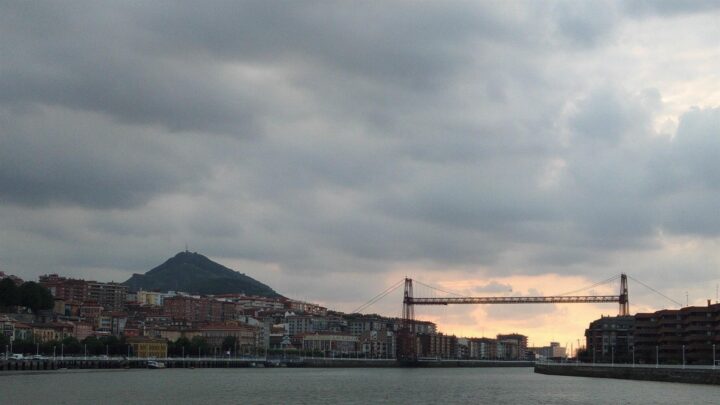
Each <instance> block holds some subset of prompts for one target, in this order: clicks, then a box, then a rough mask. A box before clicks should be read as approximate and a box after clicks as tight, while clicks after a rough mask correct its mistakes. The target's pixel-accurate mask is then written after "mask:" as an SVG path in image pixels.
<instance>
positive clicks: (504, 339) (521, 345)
mask: <svg viewBox="0 0 720 405" xmlns="http://www.w3.org/2000/svg"><path fill="white" fill-rule="evenodd" d="M497 341H498V358H502V359H505V360H527V341H528V338H527V336H525V335H521V334H519V333H511V334H507V335H497Z"/></svg>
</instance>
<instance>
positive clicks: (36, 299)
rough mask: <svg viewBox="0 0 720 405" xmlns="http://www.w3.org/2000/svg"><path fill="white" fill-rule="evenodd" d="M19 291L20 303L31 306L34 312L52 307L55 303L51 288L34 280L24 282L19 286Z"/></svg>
mask: <svg viewBox="0 0 720 405" xmlns="http://www.w3.org/2000/svg"><path fill="white" fill-rule="evenodd" d="M18 291H19V293H20V305H22V306H24V307H28V308H30V309H31V310H32V311H33V312H37V311H39V310H41V309H52V307H53V305H54V300H53V296H52V294H51V293H50V290H48V289H47V288H45V287H43V286H41V285H40V284H38V283H35V282H33V281H27V282H25V283H23V284H22V285H21V286H20V287H19V288H18Z"/></svg>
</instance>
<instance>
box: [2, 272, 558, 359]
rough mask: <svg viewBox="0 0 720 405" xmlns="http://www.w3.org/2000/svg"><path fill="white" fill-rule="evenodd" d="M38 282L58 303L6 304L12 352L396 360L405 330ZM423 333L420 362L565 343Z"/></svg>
mask: <svg viewBox="0 0 720 405" xmlns="http://www.w3.org/2000/svg"><path fill="white" fill-rule="evenodd" d="M0 278H2V280H0V285H2V286H3V288H4V289H5V290H6V289H7V287H8V285H9V284H13V285H14V286H17V287H20V286H22V285H23V284H27V283H25V282H24V281H23V280H21V279H20V278H18V277H15V276H12V275H7V274H5V273H0ZM30 283H33V282H30ZM37 284H38V285H39V286H41V287H42V288H44V289H46V290H47V291H48V292H49V294H50V295H51V296H52V305H48V308H40V309H35V310H32V309H30V308H28V307H25V306H23V305H7V303H6V305H0V309H1V310H2V313H1V314H0V331H1V332H2V333H1V334H0V335H1V336H0V339H2V345H3V346H5V353H6V354H8V353H25V354H35V355H51V354H54V355H56V356H57V355H60V353H61V351H62V355H86V356H87V355H106V356H113V355H123V356H138V357H168V356H170V357H180V356H183V357H188V356H215V357H222V356H231V357H237V356H262V355H266V354H271V355H272V354H283V355H292V354H296V355H309V356H326V357H357V358H377V359H392V358H395V357H396V355H397V344H398V343H397V342H398V339H397V335H398V331H399V330H400V328H401V326H402V325H401V319H399V318H391V317H383V316H380V315H376V314H359V313H353V314H347V313H342V312H337V311H333V310H330V309H328V308H325V307H323V306H321V305H317V304H313V303H309V302H304V301H299V300H294V299H290V298H285V297H262V296H249V295H244V294H240V293H238V294H218V295H194V294H189V293H185V292H182V291H143V290H139V291H130V290H129V289H128V287H127V286H126V285H124V284H121V283H115V282H97V281H91V280H82V279H74V278H69V277H64V276H61V275H58V274H47V275H43V276H40V277H39V280H38V282H37ZM11 288H12V287H11ZM415 329H416V331H417V338H416V339H417V341H416V348H417V355H418V357H420V358H437V359H486V360H526V359H529V358H532V357H533V356H534V354H535V353H550V356H552V353H554V352H553V347H554V348H555V349H554V350H555V353H556V354H557V353H558V351H557V347H558V346H559V345H558V344H557V343H555V344H554V346H550V347H546V348H535V350H534V351H529V350H528V346H527V341H528V340H527V337H526V336H524V335H521V334H517V333H510V334H500V335H497V336H496V338H487V337H481V338H475V337H457V336H454V335H448V334H444V333H442V332H440V331H438V328H437V325H436V324H434V323H432V322H428V321H419V320H418V321H415ZM548 350H549V352H548ZM563 355H564V353H563Z"/></svg>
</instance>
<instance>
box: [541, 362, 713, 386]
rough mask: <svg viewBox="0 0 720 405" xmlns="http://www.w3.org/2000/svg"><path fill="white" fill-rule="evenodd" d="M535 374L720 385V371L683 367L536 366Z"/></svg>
mask: <svg viewBox="0 0 720 405" xmlns="http://www.w3.org/2000/svg"><path fill="white" fill-rule="evenodd" d="M535 372H536V373H538V374H547V375H562V376H573V377H591V378H617V379H625V380H642V381H661V382H678V383H687V384H716V385H717V384H720V369H718V370H713V369H711V368H685V369H683V368H681V367H660V368H654V367H647V366H638V367H628V366H624V365H623V366H621V367H618V366H616V367H613V366H606V365H603V366H598V365H578V366H574V365H568V364H562V365H557V364H555V365H553V364H539V363H537V364H535Z"/></svg>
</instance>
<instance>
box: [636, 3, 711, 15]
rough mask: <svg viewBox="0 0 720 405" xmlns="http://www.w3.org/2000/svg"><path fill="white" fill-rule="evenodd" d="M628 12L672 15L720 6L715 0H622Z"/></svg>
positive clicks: (704, 10) (708, 9)
mask: <svg viewBox="0 0 720 405" xmlns="http://www.w3.org/2000/svg"><path fill="white" fill-rule="evenodd" d="M622 5H623V8H624V9H625V10H626V11H627V12H628V14H630V15H632V16H635V17H643V16H647V15H664V16H673V15H679V14H690V13H701V12H706V11H710V10H713V9H718V8H720V3H718V2H717V1H715V0H693V1H688V0H677V1H675V0H626V1H623V2H622Z"/></svg>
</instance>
